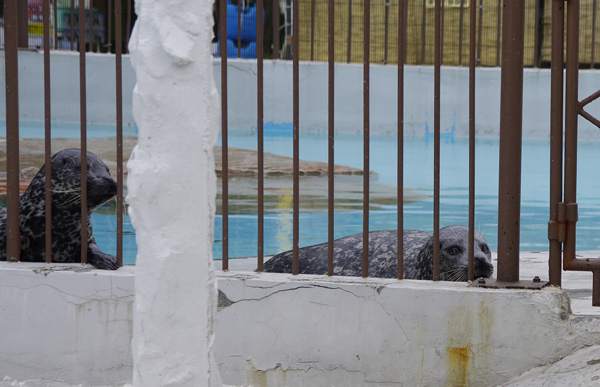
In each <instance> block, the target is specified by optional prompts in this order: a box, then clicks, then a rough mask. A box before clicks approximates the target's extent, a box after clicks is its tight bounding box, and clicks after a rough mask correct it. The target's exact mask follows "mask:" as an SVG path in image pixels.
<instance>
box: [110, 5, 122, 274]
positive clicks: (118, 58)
mask: <svg viewBox="0 0 600 387" xmlns="http://www.w3.org/2000/svg"><path fill="white" fill-rule="evenodd" d="M110 2H111V1H110V0H109V4H110ZM121 19H122V17H121V0H115V67H116V69H115V70H116V71H115V73H116V77H117V79H116V92H117V98H116V102H117V266H119V267H121V266H123V205H124V204H123V71H122V68H123V61H122V54H123V41H122V39H123V38H122V31H121V29H122V25H121ZM109 30H110V27H109ZM108 42H109V43H111V41H110V40H109V41H108Z"/></svg>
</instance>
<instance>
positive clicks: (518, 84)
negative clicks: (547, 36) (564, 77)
mask: <svg viewBox="0 0 600 387" xmlns="http://www.w3.org/2000/svg"><path fill="white" fill-rule="evenodd" d="M502 20H503V24H502V70H501V77H502V80H501V91H500V171H499V175H500V179H499V191H498V281H505V282H516V281H518V280H519V242H520V238H519V233H520V223H521V222H520V219H521V143H522V138H521V137H522V124H523V122H522V117H523V45H524V26H525V22H524V21H525V2H524V0H504V16H503V18H502Z"/></svg>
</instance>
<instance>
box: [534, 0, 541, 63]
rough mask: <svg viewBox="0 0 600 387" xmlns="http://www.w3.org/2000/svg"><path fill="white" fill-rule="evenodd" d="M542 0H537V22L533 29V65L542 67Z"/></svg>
mask: <svg viewBox="0 0 600 387" xmlns="http://www.w3.org/2000/svg"><path fill="white" fill-rule="evenodd" d="M540 7H541V1H540V0H535V16H534V17H535V22H534V27H533V28H534V31H533V67H540V61H541V58H540V53H541V52H540V49H541V42H540V24H541V22H542V20H540V14H541V9H540Z"/></svg>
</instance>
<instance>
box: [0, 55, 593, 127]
mask: <svg viewBox="0 0 600 387" xmlns="http://www.w3.org/2000/svg"><path fill="white" fill-rule="evenodd" d="M42 60H43V55H42V54H41V53H38V52H31V51H21V52H20V55H19V66H20V73H19V82H20V84H19V88H20V92H21V95H20V104H21V105H20V114H21V118H22V119H25V120H37V121H41V120H43V119H44V100H43V96H44V91H43V90H44V89H43V63H42ZM0 61H1V63H4V51H0ZM78 66H79V56H78V55H77V54H74V53H69V52H53V53H52V58H51V67H52V98H53V101H55V102H53V105H52V106H53V111H52V119H53V120H55V121H61V122H78V121H79V67H78ZM114 68H115V66H114V56H112V55H107V54H88V55H87V69H88V73H87V82H88V97H87V100H88V104H89V108H88V117H89V120H90V122H94V123H108V124H113V123H114V122H115V114H116V113H115V102H114V100H115V91H114V87H115V86H114V71H115V70H114ZM213 70H214V78H215V82H216V84H217V88H219V90H220V83H221V62H220V60H218V59H214V60H213ZM264 71H265V73H264V96H265V112H264V114H265V116H264V119H265V122H269V121H272V122H274V123H290V122H292V63H291V61H265V64H264ZM362 72H363V69H362V66H361V65H355V64H338V65H337V66H336V69H335V90H336V95H335V110H336V122H335V124H336V130H337V131H339V132H349V133H357V132H361V131H362V126H361V125H362ZM228 74H229V81H228V82H229V91H230V93H229V96H228V100H229V126H230V128H232V129H250V128H256V61H253V60H241V59H229V60H228ZM396 77H397V68H396V67H395V66H383V65H373V66H372V70H371V128H372V130H373V132H374V133H395V132H396V117H397V113H396V109H397V107H396V106H397V102H396V101H397V96H396V93H397V80H396V79H397V78H396ZM468 77H469V71H468V69H467V68H458V67H445V68H443V69H442V85H441V91H442V101H441V109H442V112H441V126H442V132H444V131H445V130H450V129H451V128H452V127H453V126H455V134H456V135H459V136H464V135H467V133H468V128H469V125H468V122H469V121H468V119H469V117H468V90H469V89H468V87H469V86H468ZM4 78H5V77H4V67H2V74H0V87H2V88H3V87H4ZM524 84H525V86H524V98H523V103H524V108H523V111H524V113H523V131H524V136H525V137H529V138H549V128H550V70H547V69H544V70H537V69H525V75H524ZM134 85H135V73H134V71H133V69H132V68H131V65H130V60H129V56H128V55H124V56H123V98H124V106H123V113H124V117H123V122H124V124H125V125H133V122H134V121H133V116H132V115H131V95H132V92H133V87H134ZM579 85H580V91H579V95H580V99H583V98H585V97H586V96H588V95H590V94H592V93H593V92H595V91H596V90H597V89H598V85H600V71H597V70H581V71H580V75H579ZM405 87H406V92H405V131H406V133H407V134H416V135H422V134H424V133H425V130H426V129H425V128H426V125H429V130H430V131H432V130H433V129H432V128H433V68H432V67H424V66H423V67H422V66H406V68H405ZM476 94H477V103H476V109H477V112H476V113H477V116H476V121H477V134H478V135H483V136H497V135H498V125H499V123H500V118H499V114H500V102H499V101H500V70H499V69H497V68H479V69H477V90H476ZM4 98H5V97H4V93H0V119H2V117H5V116H6V115H5V109H6V103H5V100H4ZM58 101H60V104H59V103H58ZM599 106H600V103H599V102H596V103H593V104H591V105H590V106H588V108H587V110H588V111H589V112H590V113H592V114H595V115H596V116H600V107H599ZM455 115H456V116H455ZM579 124H580V130H579V137H580V138H582V139H586V138H593V139H600V129H598V128H596V127H594V126H593V125H591V124H590V123H588V122H587V121H586V120H585V119H583V118H580V120H579ZM300 127H301V129H302V130H317V131H324V130H326V129H327V64H326V63H318V62H315V63H310V62H303V63H301V64H300Z"/></svg>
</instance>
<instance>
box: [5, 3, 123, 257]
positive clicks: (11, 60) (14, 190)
mask: <svg viewBox="0 0 600 387" xmlns="http://www.w3.org/2000/svg"><path fill="white" fill-rule="evenodd" d="M18 3H22V2H16V1H7V2H6V3H5V4H6V7H5V8H4V33H5V39H6V44H5V72H6V91H5V92H6V133H7V134H6V136H7V138H6V148H7V149H6V151H7V152H6V153H7V199H6V203H7V205H6V207H7V220H6V221H7V227H6V231H7V241H6V242H7V243H6V246H7V251H6V253H7V256H6V259H7V260H8V261H18V260H19V255H20V250H21V246H22V241H21V235H20V229H19V82H18V79H19V76H18V52H19V48H27V43H28V42H27V39H24V38H27V36H28V34H27V33H26V31H27V30H26V27H27V19H26V18H24V17H22V16H23V13H22V12H21V13H20V10H19V9H18V8H19V7H18ZM71 4H73V3H71ZM73 9H74V8H73V6H71V19H70V20H71V21H73V20H74V19H73V17H72V15H73ZM87 9H89V2H88V3H87V4H86V3H85V2H84V0H79V4H78V22H79V24H78V25H77V26H76V28H75V27H74V25H73V23H71V26H70V29H71V31H74V28H75V31H89V28H88V27H86V20H88V18H87V17H86V13H87V12H88V11H87ZM121 9H122V4H121V0H115V1H114V10H116V11H115V12H114V19H115V20H114V26H115V28H114V33H115V35H114V36H115V40H114V41H115V53H116V54H115V68H116V78H115V84H116V106H115V109H116V117H117V119H116V122H115V125H116V133H115V134H116V144H115V147H116V151H117V197H116V200H117V264H118V266H121V265H122V262H123V257H122V251H123V147H122V144H123V119H122V117H123V106H122V105H123V103H122V72H121V68H122V66H121V59H122V52H123V34H122V28H121V26H122V25H123V20H122V16H121V15H122V12H121ZM50 10H51V7H50V1H49V0H44V2H43V5H42V11H43V14H42V16H43V22H42V24H43V26H42V29H43V38H44V40H43V48H44V74H43V79H44V102H45V103H44V108H45V119H44V123H45V142H44V144H45V166H46V169H45V173H46V174H45V184H46V186H45V187H46V190H45V217H46V221H45V230H51V227H52V224H51V218H52V188H51V174H52V170H51V163H50V160H51V134H52V133H51V132H52V129H51V128H52V124H51V118H52V117H51V102H52V101H51V98H50V95H51V94H50V92H51V84H50V48H51V46H52V45H51V44H50V40H51V37H52V35H53V34H54V39H55V40H54V43H55V44H57V40H56V29H54V31H53V32H51V28H50V27H51V23H50V21H51V20H52V19H51V17H50ZM54 10H55V12H56V7H55V8H54ZM55 20H56V18H55ZM89 36H90V35H89V34H88V33H86V34H77V38H78V40H77V44H74V42H73V40H72V39H73V37H74V34H73V33H71V35H70V38H71V46H70V47H71V48H75V47H86V48H88V49H92V48H93V46H94V45H93V44H88V43H93V42H88V41H87V40H86V38H88V37H89ZM55 47H56V45H55ZM79 86H80V88H79V92H80V126H81V134H80V136H81V137H80V138H81V224H87V223H88V208H87V202H88V194H87V103H86V93H87V90H86V51H85V50H79ZM87 232H88V230H87V227H81V262H82V263H87V260H88V259H87V246H88V236H87ZM45 236H46V240H45V257H44V258H45V261H46V262H48V263H50V262H52V233H51V232H46V233H45ZM41 260H42V257H40V261H41Z"/></svg>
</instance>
